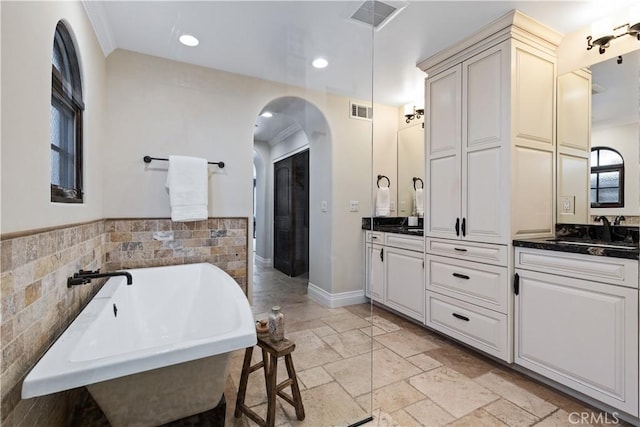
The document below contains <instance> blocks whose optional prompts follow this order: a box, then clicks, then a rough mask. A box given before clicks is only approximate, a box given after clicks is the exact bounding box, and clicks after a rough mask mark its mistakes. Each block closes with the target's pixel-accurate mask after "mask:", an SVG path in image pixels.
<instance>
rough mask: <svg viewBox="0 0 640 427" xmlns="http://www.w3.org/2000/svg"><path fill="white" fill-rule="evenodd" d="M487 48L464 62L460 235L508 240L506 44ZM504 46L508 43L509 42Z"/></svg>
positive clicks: (478, 239)
mask: <svg viewBox="0 0 640 427" xmlns="http://www.w3.org/2000/svg"><path fill="white" fill-rule="evenodd" d="M505 46H506V45H505V44H504V43H503V44H500V45H498V46H496V47H493V48H491V49H488V50H486V51H484V52H482V53H480V54H478V55H476V56H474V57H473V58H471V59H469V60H467V61H465V62H464V63H463V64H462V67H463V68H462V70H463V79H462V100H463V108H462V159H461V160H462V218H464V229H463V230H461V231H462V233H461V234H463V238H465V239H468V240H472V241H480V242H487V243H508V237H509V236H508V235H509V223H508V221H507V220H506V219H507V218H508V215H509V209H508V207H509V186H508V185H507V184H508V179H509V162H508V158H507V156H506V154H505V153H506V152H508V151H506V150H505V149H504V148H503V147H505V146H508V144H509V127H508V121H507V118H508V116H509V114H508V112H509V111H508V105H509V96H508V95H509V81H510V79H509V73H510V67H509V63H508V60H509V58H508V49H506V48H505ZM507 47H508V46H507Z"/></svg>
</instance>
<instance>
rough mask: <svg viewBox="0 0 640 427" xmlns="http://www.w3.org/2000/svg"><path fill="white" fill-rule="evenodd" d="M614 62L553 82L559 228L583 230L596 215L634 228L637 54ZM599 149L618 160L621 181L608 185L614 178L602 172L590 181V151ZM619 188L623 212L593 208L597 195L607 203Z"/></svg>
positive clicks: (639, 132) (639, 202) (639, 89)
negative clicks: (609, 151)
mask: <svg viewBox="0 0 640 427" xmlns="http://www.w3.org/2000/svg"><path fill="white" fill-rule="evenodd" d="M619 62H620V61H619V59H618V58H612V59H609V60H607V61H603V62H600V63H597V64H594V65H592V66H590V67H589V69H588V70H585V69H582V70H576V71H573V72H571V73H566V74H563V75H561V76H559V77H558V163H557V168H558V171H557V173H558V180H557V197H558V200H557V222H558V223H572V224H586V223H590V222H592V220H591V218H592V217H593V216H596V215H607V216H618V215H624V216H625V218H626V221H627V224H637V222H638V221H637V218H638V215H639V213H640V189H639V187H640V166H639V159H640V150H639V145H640V144H639V143H640V120H639V119H640V113H639V111H640V109H639V105H638V104H639V99H640V84H639V82H638V76H640V50H636V51H634V52H630V53H627V54H625V55H623V56H622V62H621V63H619ZM589 101H591V102H590V104H591V105H590V107H591V108H589ZM599 147H601V148H608V149H612V150H614V151H615V152H617V153H619V154H620V155H621V156H622V158H623V161H624V170H623V179H622V180H617V179H608V178H610V177H612V176H613V175H612V174H611V173H606V171H605V173H601V174H600V179H597V178H596V175H595V173H594V174H593V177H592V173H591V167H592V166H597V165H596V164H594V163H593V162H594V161H593V160H591V159H592V158H594V157H595V156H592V153H591V149H592V148H599ZM606 163H607V162H606V161H605V164H606ZM600 165H601V166H602V165H603V163H602V162H601V163H600ZM605 166H606V165H605ZM619 183H622V184H623V185H624V192H623V198H624V206H623V207H609V206H602V205H601V206H595V205H597V204H598V203H597V200H594V197H596V196H595V194H596V193H597V194H601V198H600V201H601V202H602V201H605V202H606V201H607V200H609V199H608V198H607V196H606V194H608V193H611V194H613V193H615V192H616V188H615V187H616V185H618V184H619ZM602 195H605V196H604V197H603V196H602Z"/></svg>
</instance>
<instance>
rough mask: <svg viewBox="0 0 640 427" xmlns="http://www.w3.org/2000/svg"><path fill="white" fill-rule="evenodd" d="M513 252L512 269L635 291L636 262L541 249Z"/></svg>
mask: <svg viewBox="0 0 640 427" xmlns="http://www.w3.org/2000/svg"><path fill="white" fill-rule="evenodd" d="M515 249H516V251H515V260H514V263H515V268H522V269H525V270H534V271H541V272H543V273H550V274H556V275H559V276H567V277H573V278H577V279H585V280H592V281H595V282H602V283H609V284H612V285H620V286H626V287H629V288H634V289H638V261H636V260H632V259H625V258H612V257H605V256H596V255H584V254H575V253H570V252H560V251H546V250H543V249H532V248H520V247H517V248H515Z"/></svg>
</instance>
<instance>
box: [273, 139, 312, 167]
mask: <svg viewBox="0 0 640 427" xmlns="http://www.w3.org/2000/svg"><path fill="white" fill-rule="evenodd" d="M306 150H309V155H311V147H309V144H304V145H303V146H301V147H298V148H296V149H295V150H292V151H289V152H288V153H285V154H283V155H282V156H278V157H274V158H273V159H272V160H271V163H273V164H276V163H278V162H279V161H280V160H284V159H286V158H288V157H291V156H293V155H294V154H298V153H302V152H303V151H306ZM309 159H311V158H309Z"/></svg>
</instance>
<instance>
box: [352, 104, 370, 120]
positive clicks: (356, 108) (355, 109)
mask: <svg viewBox="0 0 640 427" xmlns="http://www.w3.org/2000/svg"><path fill="white" fill-rule="evenodd" d="M349 117H351V118H352V119H361V120H371V119H372V118H373V108H372V107H369V106H368V105H362V104H356V103H354V102H349Z"/></svg>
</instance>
